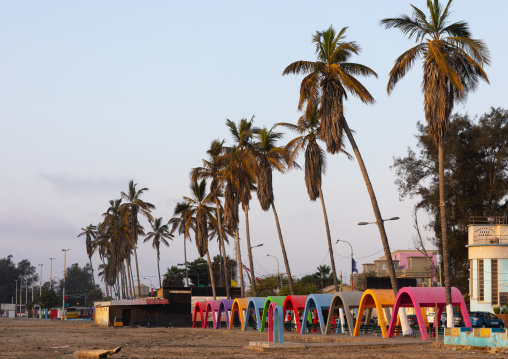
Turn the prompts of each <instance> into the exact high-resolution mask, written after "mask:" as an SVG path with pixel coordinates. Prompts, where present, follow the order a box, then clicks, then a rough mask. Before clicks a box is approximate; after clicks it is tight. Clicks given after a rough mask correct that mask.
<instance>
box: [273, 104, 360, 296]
mask: <svg viewBox="0 0 508 359" xmlns="http://www.w3.org/2000/svg"><path fill="white" fill-rule="evenodd" d="M310 106H312V109H311V111H306V112H305V113H304V114H303V115H302V116H301V117H300V118H299V119H298V123H297V124H296V125H294V124H292V123H286V122H281V123H277V124H276V126H283V127H285V128H287V129H289V130H291V131H293V132H296V133H297V134H298V135H299V136H297V137H295V138H294V139H292V140H291V141H289V143H288V144H287V145H286V149H287V150H288V151H290V153H291V155H290V159H289V164H291V163H293V162H294V161H295V160H296V158H297V157H298V155H299V154H300V153H301V152H302V151H304V152H305V185H306V187H307V193H308V194H309V198H310V200H311V201H315V200H316V199H317V198H318V197H319V198H320V200H321V208H322V210H323V216H324V219H325V229H326V237H327V240H328V252H329V254H330V262H331V269H332V275H333V284H334V286H335V290H336V291H339V281H338V279H337V270H336V269H335V256H334V254H333V247H332V237H331V234H330V226H329V224H328V215H327V213H326V206H325V200H324V195H323V189H322V186H321V183H322V175H323V174H324V173H325V170H326V154H325V152H324V151H323V149H322V148H321V147H320V146H319V144H318V140H319V139H320V131H321V121H320V117H319V104H318V103H312V104H310ZM342 147H344V144H342ZM340 152H343V153H345V154H346V156H347V157H348V158H349V159H351V158H352V157H351V155H350V154H349V153H347V152H346V151H345V150H344V149H343V148H341V149H340Z"/></svg>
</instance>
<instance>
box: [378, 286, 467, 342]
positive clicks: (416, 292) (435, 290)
mask: <svg viewBox="0 0 508 359" xmlns="http://www.w3.org/2000/svg"><path fill="white" fill-rule="evenodd" d="M452 305H457V306H460V310H461V311H462V317H463V318H464V324H465V325H466V327H469V328H471V321H470V319H469V313H468V312H467V307H466V302H465V301H464V297H463V296H462V294H461V293H460V290H458V289H457V288H455V287H452ZM435 306H437V313H435V314H434V315H435V317H434V318H441V313H442V312H443V308H444V307H446V291H445V288H444V287H404V288H402V289H400V290H399V293H397V298H395V305H394V306H393V315H392V319H391V320H390V327H389V329H388V338H391V337H393V333H394V331H395V325H396V324H397V318H398V310H399V308H405V307H413V308H414V311H415V314H416V318H417V319H418V326H419V328H420V333H421V335H422V339H423V340H429V336H428V334H427V330H426V328H425V319H424V318H423V316H422V308H425V307H435ZM436 325H439V320H434V327H436ZM471 330H472V329H471Z"/></svg>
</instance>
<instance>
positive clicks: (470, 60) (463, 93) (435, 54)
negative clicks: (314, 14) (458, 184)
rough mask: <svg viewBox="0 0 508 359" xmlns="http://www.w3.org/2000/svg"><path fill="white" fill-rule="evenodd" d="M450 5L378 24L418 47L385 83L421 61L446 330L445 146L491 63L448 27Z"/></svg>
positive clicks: (462, 32) (460, 26)
mask: <svg viewBox="0 0 508 359" xmlns="http://www.w3.org/2000/svg"><path fill="white" fill-rule="evenodd" d="M451 3H452V0H449V1H448V3H447V4H446V6H445V7H444V8H443V7H442V6H441V4H440V2H439V0H434V1H431V0H427V8H428V10H429V13H430V16H429V18H427V16H426V15H425V13H424V12H423V11H422V10H420V9H418V8H417V7H415V6H413V5H411V6H412V7H413V14H412V16H411V17H409V16H407V15H401V16H399V17H396V18H388V19H383V20H381V24H382V25H384V26H385V28H387V29H388V28H392V27H394V28H397V29H399V30H400V31H401V32H402V33H403V34H404V35H407V36H408V38H409V39H411V38H413V37H414V39H415V41H416V42H417V45H416V46H414V47H412V48H411V49H409V50H407V51H406V52H404V53H403V54H402V55H400V56H399V57H398V58H397V59H396V60H395V65H394V66H393V68H392V70H391V71H390V78H389V80H388V86H387V92H388V94H390V93H391V91H392V90H393V89H394V87H395V85H396V84H397V83H398V81H399V80H400V79H402V78H403V77H404V76H405V74H406V73H407V71H409V70H410V69H411V67H412V66H413V65H414V64H415V62H416V61H417V60H418V59H419V58H421V59H422V60H423V82H422V92H423V94H424V108H425V119H426V120H427V122H428V125H429V136H430V137H431V138H432V139H433V140H434V143H435V144H436V147H437V148H438V161H439V203H440V207H439V208H440V212H441V213H440V214H441V218H440V219H441V245H442V254H443V267H444V276H445V287H446V306H447V315H448V320H447V322H448V327H453V311H452V302H451V283H450V264H449V250H448V236H447V226H446V208H445V205H446V204H445V200H444V199H445V193H444V166H443V158H444V153H443V142H444V140H445V136H446V132H447V128H448V123H449V118H450V113H451V111H452V109H453V106H454V103H455V101H459V102H465V101H466V99H467V96H468V94H469V93H470V92H472V91H474V90H475V89H476V87H477V86H478V82H479V80H480V79H482V80H485V81H486V82H487V83H488V82H489V80H488V77H487V74H486V73H485V71H484V70H483V66H484V65H488V64H489V63H490V55H489V50H488V48H487V45H486V44H485V43H484V42H483V41H481V40H476V39H473V38H471V32H470V30H469V26H468V24H467V23H466V22H465V21H459V22H454V23H450V22H449V16H450V6H451Z"/></svg>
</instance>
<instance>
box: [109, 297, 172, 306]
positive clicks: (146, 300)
mask: <svg viewBox="0 0 508 359" xmlns="http://www.w3.org/2000/svg"><path fill="white" fill-rule="evenodd" d="M156 304H169V299H154V298H141V299H121V300H112V301H111V306H115V305H156Z"/></svg>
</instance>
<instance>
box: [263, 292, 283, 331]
mask: <svg viewBox="0 0 508 359" xmlns="http://www.w3.org/2000/svg"><path fill="white" fill-rule="evenodd" d="M284 300H286V296H271V297H266V300H265V304H264V306H263V316H262V317H261V325H260V326H259V331H260V332H262V331H264V330H265V323H266V319H267V318H268V308H269V307H270V303H272V302H273V303H277V304H278V305H280V306H281V307H282V306H283V305H284Z"/></svg>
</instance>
